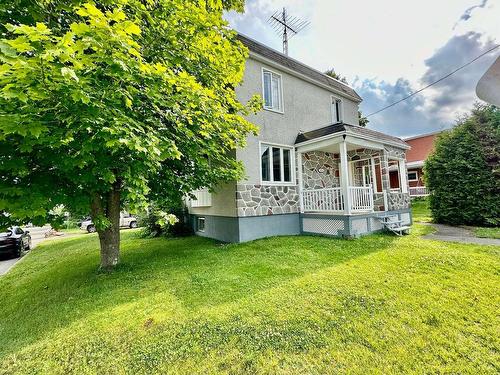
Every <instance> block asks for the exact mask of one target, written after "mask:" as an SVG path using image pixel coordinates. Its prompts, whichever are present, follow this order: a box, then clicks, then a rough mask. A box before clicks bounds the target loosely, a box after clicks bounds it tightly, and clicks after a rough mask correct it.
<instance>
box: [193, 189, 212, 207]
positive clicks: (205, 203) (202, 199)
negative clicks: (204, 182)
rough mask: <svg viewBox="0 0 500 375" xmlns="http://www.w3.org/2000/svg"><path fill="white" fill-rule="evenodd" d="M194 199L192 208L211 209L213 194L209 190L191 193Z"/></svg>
mask: <svg viewBox="0 0 500 375" xmlns="http://www.w3.org/2000/svg"><path fill="white" fill-rule="evenodd" d="M191 193H192V195H193V196H194V199H191V207H210V206H211V205H212V194H211V193H210V191H208V189H207V188H203V189H198V190H195V191H193V192H191Z"/></svg>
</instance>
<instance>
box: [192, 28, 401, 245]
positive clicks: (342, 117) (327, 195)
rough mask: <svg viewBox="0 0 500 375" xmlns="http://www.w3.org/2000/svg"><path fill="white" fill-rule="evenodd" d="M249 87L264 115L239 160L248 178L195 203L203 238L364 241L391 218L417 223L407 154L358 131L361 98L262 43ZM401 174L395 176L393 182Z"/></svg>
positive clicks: (245, 95)
mask: <svg viewBox="0 0 500 375" xmlns="http://www.w3.org/2000/svg"><path fill="white" fill-rule="evenodd" d="M239 38H240V41H241V42H242V43H243V44H244V45H246V46H247V47H248V49H249V51H250V56H249V58H248V59H247V62H246V68H245V75H244V81H243V83H242V85H241V86H240V87H238V88H237V96H238V98H239V99H240V100H241V101H243V102H245V101H247V100H249V99H250V98H251V96H252V95H254V94H256V93H257V94H260V95H261V96H262V98H263V100H264V109H263V110H262V111H260V112H259V113H258V114H256V115H252V116H251V117H250V120H251V121H252V122H253V123H255V124H256V125H258V126H259V128H260V131H259V135H258V136H250V137H249V138H248V143H247V146H246V147H245V148H244V149H239V150H237V152H236V158H237V159H238V160H241V161H242V162H243V164H244V166H245V171H246V177H245V178H244V179H242V180H241V181H235V182H234V183H230V184H226V185H224V186H220V187H218V188H216V189H215V190H214V191H212V192H208V191H207V190H200V191H197V192H195V196H196V197H197V199H196V200H190V201H189V202H188V205H189V212H190V215H191V217H192V222H193V227H194V230H195V231H196V233H197V234H199V235H202V236H207V237H211V238H216V239H219V240H222V241H227V242H244V241H249V240H253V239H257V238H262V237H267V236H275V235H296V234H301V233H317V234H323V235H332V236H357V235H361V234H366V233H370V232H373V231H377V230H380V229H382V225H383V223H382V220H381V217H385V218H387V217H394V218H395V221H397V222H399V223H402V224H404V225H409V224H411V211H410V207H409V202H410V199H409V194H408V182H407V179H406V176H407V171H406V161H405V152H406V150H407V149H409V146H408V145H407V144H406V143H405V142H404V141H402V140H401V139H399V138H396V137H392V136H389V135H386V134H383V133H380V132H376V131H373V130H369V129H365V128H363V127H360V126H359V125H358V106H359V103H360V102H361V100H362V99H361V98H360V97H359V95H358V94H357V93H356V92H355V91H354V90H353V89H352V88H351V87H349V86H348V85H346V84H344V83H342V82H340V81H338V80H335V79H333V78H331V77H328V76H326V75H325V74H323V73H321V72H319V71H317V70H315V69H313V68H311V67H309V66H306V65H304V64H302V63H301V62H299V61H297V60H295V59H292V58H290V57H288V56H286V55H284V54H282V53H280V52H278V51H275V50H273V49H271V48H269V47H266V46H265V45H263V44H261V43H258V42H256V41H254V40H252V39H249V38H247V37H244V36H240V37H239ZM391 175H394V177H391Z"/></svg>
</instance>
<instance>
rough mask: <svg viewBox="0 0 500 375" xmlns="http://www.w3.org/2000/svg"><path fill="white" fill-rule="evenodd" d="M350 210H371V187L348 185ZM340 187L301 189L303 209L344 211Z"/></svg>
mask: <svg viewBox="0 0 500 375" xmlns="http://www.w3.org/2000/svg"><path fill="white" fill-rule="evenodd" d="M349 194H350V195H351V212H362V211H372V210H373V189H372V187H371V186H366V187H364V186H349ZM344 201H345V200H344V196H343V194H342V188H340V187H335V188H326V189H314V190H303V191H302V205H303V211H305V212H307V211H309V212H311V211H313V212H332V211H340V212H343V211H344V208H345V206H344V204H345V202H344Z"/></svg>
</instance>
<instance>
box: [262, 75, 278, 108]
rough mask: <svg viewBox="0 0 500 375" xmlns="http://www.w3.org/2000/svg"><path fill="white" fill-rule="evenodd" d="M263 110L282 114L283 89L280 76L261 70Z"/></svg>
mask: <svg viewBox="0 0 500 375" xmlns="http://www.w3.org/2000/svg"><path fill="white" fill-rule="evenodd" d="M262 83H263V96H264V108H265V109H269V110H272V111H277V112H283V87H282V83H281V75H279V74H277V73H274V72H271V71H269V70H266V69H262Z"/></svg>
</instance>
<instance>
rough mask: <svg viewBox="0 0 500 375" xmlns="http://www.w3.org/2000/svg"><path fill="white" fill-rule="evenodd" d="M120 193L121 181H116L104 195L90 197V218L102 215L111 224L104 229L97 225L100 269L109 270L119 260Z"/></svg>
mask: <svg viewBox="0 0 500 375" xmlns="http://www.w3.org/2000/svg"><path fill="white" fill-rule="evenodd" d="M120 193H121V183H120V182H116V183H115V184H114V185H113V189H112V190H111V191H110V192H109V193H108V194H107V195H106V196H104V197H102V196H101V195H99V194H94V195H93V197H92V219H93V220H94V223H95V222H96V221H97V220H96V218H97V217H99V216H101V217H102V216H104V217H105V218H107V219H108V220H109V222H110V223H111V225H109V226H108V227H106V228H105V229H100V228H99V226H97V228H96V229H97V233H98V235H99V242H100V245H101V269H105V270H110V269H112V268H113V267H115V266H116V265H117V264H118V262H119V261H120Z"/></svg>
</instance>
